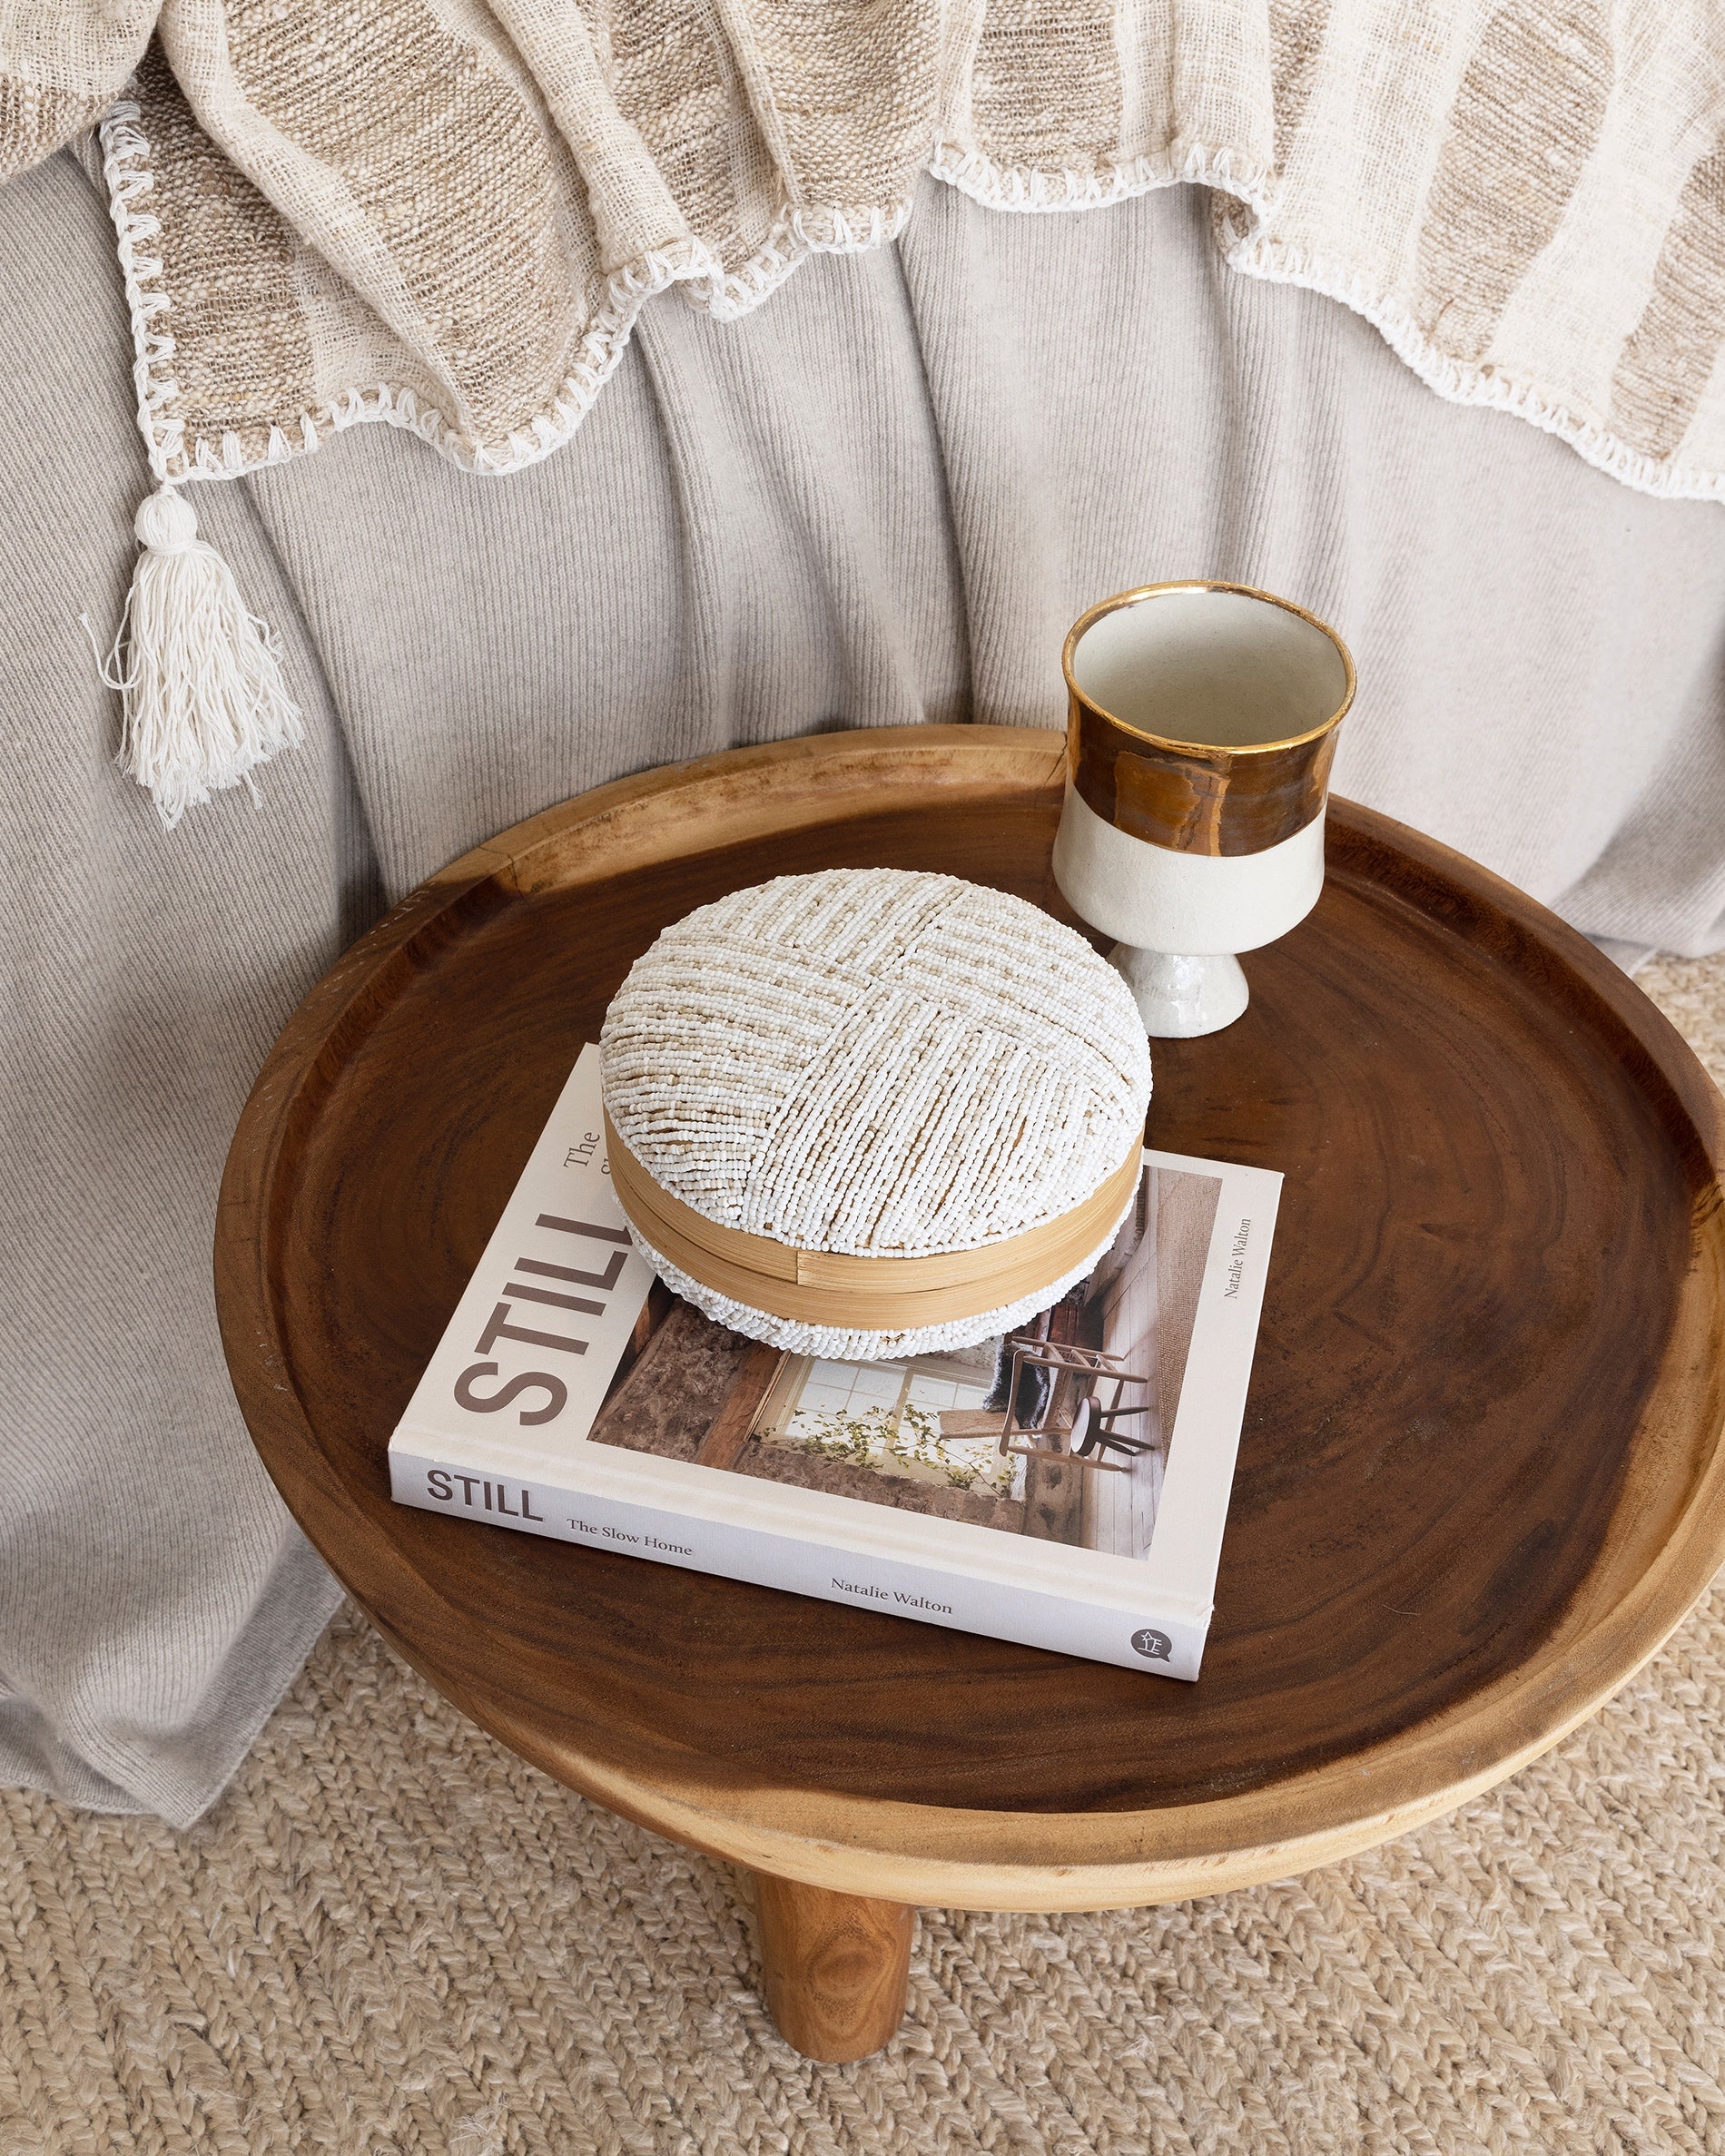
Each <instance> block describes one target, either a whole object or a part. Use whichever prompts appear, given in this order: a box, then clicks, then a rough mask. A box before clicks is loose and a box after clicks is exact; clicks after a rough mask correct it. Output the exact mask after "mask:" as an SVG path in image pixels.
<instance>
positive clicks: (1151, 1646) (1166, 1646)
mask: <svg viewBox="0 0 1725 2156" xmlns="http://www.w3.org/2000/svg"><path fill="white" fill-rule="evenodd" d="M1132 1652H1133V1653H1134V1654H1141V1655H1142V1656H1143V1657H1144V1659H1145V1660H1146V1661H1147V1662H1166V1661H1168V1659H1170V1658H1171V1656H1172V1655H1173V1652H1174V1642H1173V1640H1171V1639H1169V1638H1168V1634H1167V1633H1166V1632H1158V1631H1156V1630H1154V1629H1152V1628H1151V1627H1150V1626H1148V1625H1146V1626H1145V1627H1144V1629H1142V1630H1141V1631H1137V1632H1134V1633H1133V1635H1132Z"/></svg>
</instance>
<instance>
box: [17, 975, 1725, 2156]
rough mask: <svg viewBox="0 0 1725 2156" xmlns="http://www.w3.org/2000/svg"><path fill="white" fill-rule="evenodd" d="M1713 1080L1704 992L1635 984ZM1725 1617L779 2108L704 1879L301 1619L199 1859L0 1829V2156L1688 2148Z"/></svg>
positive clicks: (1023, 1930)
mask: <svg viewBox="0 0 1725 2156" xmlns="http://www.w3.org/2000/svg"><path fill="white" fill-rule="evenodd" d="M1642 980H1643V982H1644V985H1646V986H1647V987H1648V988H1649V989H1651V991H1652V992H1653V993H1654V994H1655V995H1656V996H1657V998H1658V999H1659V1000H1660V1001H1661V1003H1663V1004H1664V1006H1665V1008H1666V1009H1668V1010H1669V1011H1670V1012H1671V1015H1672V1016H1673V1017H1674V1018H1675V1019H1677V1020H1678V1022H1679V1023H1680V1024H1681V1025H1682V1026H1683V1028H1684V1029H1685V1030H1686V1031H1687V1032H1688V1033H1689V1035H1690V1038H1691V1039H1692V1040H1693V1041H1694V1042H1695V1043H1696V1045H1697V1047H1698V1048H1700V1050H1701V1052H1702V1053H1703V1055H1705V1056H1706V1057H1707V1058H1708V1060H1709V1063H1710V1067H1711V1068H1712V1069H1713V1071H1714V1074H1715V1076H1716V1077H1720V1078H1725V960H1710V961H1707V962H1705V963H1701V964H1684V963H1680V962H1674V961H1669V960H1668V961H1664V962H1662V963H1661V964H1660V965H1659V966H1657V967H1656V968H1654V969H1651V970H1650V971H1649V972H1648V973H1646V974H1644V975H1643V976H1642ZM1722 1717H1725V1590H1715V1591H1714V1593H1713V1595H1712V1596H1711V1598H1710V1601H1709V1602H1708V1603H1707V1604H1704V1605H1703V1607H1702V1608H1701V1609H1700V1610H1698V1611H1697V1613H1696V1614H1695V1616H1694V1617H1693V1618H1691V1620H1690V1622H1689V1624H1688V1625H1687V1626H1686V1627H1685V1628H1684V1629H1683V1630H1682V1631H1681V1633H1680V1634H1679V1636H1678V1638H1677V1639H1676V1640H1675V1641H1674V1642H1673V1644H1672V1646H1671V1649H1670V1650H1669V1651H1668V1652H1667V1653H1666V1654H1665V1655H1664V1656H1663V1657H1662V1658H1661V1659H1660V1661H1659V1662H1658V1663H1657V1664H1656V1665H1655V1666H1654V1668H1653V1669H1651V1671H1650V1672H1649V1673H1648V1675H1647V1676H1646V1677H1645V1678H1644V1679H1642V1680H1641V1681H1640V1682H1639V1683H1637V1684H1636V1685H1634V1686H1633V1687H1632V1688H1631V1689H1630V1690H1629V1691H1628V1692H1627V1693H1625V1694H1624V1695H1623V1697H1622V1698H1621V1699H1619V1700H1618V1701H1617V1702H1616V1704H1615V1705H1614V1706H1612V1708H1609V1709H1608V1710H1607V1711H1606V1712H1605V1713H1604V1714H1603V1715H1602V1716H1601V1717H1600V1718H1598V1719H1597V1720H1596V1721H1595V1722H1594V1723H1593V1724H1592V1725H1591V1726H1590V1727H1589V1728H1585V1729H1583V1730H1582V1731H1581V1732H1579V1733H1578V1734H1577V1735H1576V1736H1575V1737H1573V1738H1571V1739H1570V1740H1569V1742H1567V1743H1566V1744H1564V1745H1563V1746H1562V1747H1560V1748H1559V1749H1558V1750H1557V1751H1556V1752H1554V1753H1553V1754H1552V1755H1551V1756H1550V1757H1548V1758H1546V1759H1545V1760H1544V1761H1543V1762H1542V1763H1541V1764H1540V1765H1538V1766H1537V1767H1533V1768H1531V1769H1530V1770H1529V1771H1528V1772H1526V1773H1525V1774H1523V1775H1521V1776H1518V1777H1516V1779H1515V1780H1514V1781H1513V1782H1510V1783H1508V1784H1506V1785H1505V1786H1504V1787H1503V1788H1502V1789H1500V1790H1498V1791H1496V1792H1495V1793H1494V1794H1493V1796H1491V1797H1486V1798H1484V1799H1482V1800H1481V1801H1480V1802H1478V1803H1476V1804H1473V1805H1470V1806H1468V1807H1467V1808H1466V1809H1465V1810H1464V1811H1462V1812H1460V1813H1458V1814H1456V1815H1455V1816H1454V1817H1452V1818H1450V1819H1446V1820H1443V1821H1440V1822H1439V1823H1438V1824H1437V1825H1436V1826H1430V1827H1428V1828H1426V1829H1425V1830H1424V1832H1423V1833H1421V1834H1417V1835H1413V1836H1409V1837H1407V1838H1406V1839H1405V1840H1403V1841H1399V1842H1395V1843H1393V1844H1391V1845H1390V1846H1387V1847H1385V1848H1383V1849H1379V1850H1376V1851H1375V1852H1373V1853H1372V1854H1371V1855H1369V1856H1364V1857H1360V1858H1358V1859H1356V1860H1355V1862H1353V1863H1351V1864H1346V1865H1342V1866H1336V1868H1334V1869H1332V1870H1329V1871H1324V1872H1318V1873H1315V1874H1313V1875H1310V1876H1308V1877H1306V1878H1304V1879H1300V1880H1296V1881H1291V1882H1287V1883H1285V1884H1283V1885H1275V1886H1267V1887H1264V1888H1262V1889H1260V1890H1259V1891H1257V1892H1256V1893H1251V1894H1236V1895H1224V1896H1221V1897H1219V1898H1217V1899H1213V1900H1209V1901H1203V1902H1194V1903H1190V1904H1188V1905H1183V1906H1180V1907H1176V1908H1169V1909H1153V1910H1147V1911H1127V1912H1122V1913H1119V1914H1117V1915H1104V1916H1069V1917H1054V1918H1050V1917H1040V1916H1038V1917H1026V1916H962V1915H961V1916H958V1917H948V1916H946V1915H940V1914H938V1913H927V1914H925V1915H924V1916H923V1918H922V1928H921V1932H920V1934H919V1938H918V1944H917V1950H916V1955H915V1960H914V1963H913V1964H912V1979H911V2007H910V2013H909V2016H908V2019H907V2021H906V2023H905V2027H904V2030H903V2033H902V2035H901V2037H900V2039H899V2041H898V2042H897V2043H895V2044H894V2045H893V2046H892V2049H891V2050H889V2051H888V2052H887V2053H884V2054H882V2056H881V2057H879V2058H877V2059H873V2060H871V2061H869V2062H866V2063H864V2064H862V2065H861V2066H854V2067H828V2066H814V2065H811V2064H810V2063H809V2062H807V2061H806V2060H803V2059H801V2058H799V2057H798V2056H797V2055H796V2054H795V2053H793V2052H791V2051H790V2050H788V2049H787V2048H786V2046H785V2045H784V2044H783V2043H780V2042H779V2041H778V2039H777V2038H776V2036H775V2035H774V2033H773V2030H772V2028H771V2026H770V2024H769V2023H768V2022H767V2020H766V2016H765V2014H764V2012H763V2010H762V2007H761V2004H760V2002H759V2000H758V1998H757V1996H756V1994H755V1990H754V1969H753V1964H752V1959H751V1947H750V1939H749V1930H748V1925H747V1922H746V1919H745V1917H744V1912H743V1909H742V1906H741V1905H740V1903H739V1901H738V1898H737V1895H736V1893H735V1891H734V1884H733V1880H732V1877H731V1875H730V1874H729V1873H727V1872H726V1870H725V1869H724V1867H723V1866H718V1865H714V1864H709V1863H707V1862H705V1860H704V1859H701V1858H697V1857H691V1856H686V1855H685V1854H684V1853H683V1852H682V1851H680V1850H677V1849H675V1848H672V1847H670V1846H667V1845H665V1844H664V1843H661V1842H658V1841H655V1839H654V1838H653V1837H652V1836H650V1835H646V1834H644V1833H642V1832H640V1831H639V1830H638V1829H636V1828H635V1827H632V1826H624V1825H622V1824H620V1823H619V1822H618V1821H616V1820H615V1819H612V1818H610V1817H608V1816H606V1814H605V1813H603V1812H600V1811H598V1810H596V1809H595V1808H594V1807H592V1806H590V1805H587V1804H584V1803H583V1802H582V1801H581V1800H580V1799H579V1798H577V1797H572V1796H570V1795H568V1794H567V1792H566V1791H565V1790H563V1789H561V1788H559V1787H557V1785H556V1784H555V1783H553V1782H549V1781H547V1779H546V1778H545V1777H544V1776H542V1775H539V1774H537V1773H535V1772H534V1771H533V1770H532V1769H530V1768H528V1767H523V1766H522V1765H520V1764H519V1763H518V1762H517V1760H515V1759H513V1758H511V1757H510V1756H509V1755H508V1753H506V1752H504V1751H502V1750H500V1749H499V1748H498V1746H496V1745H495V1744H493V1743H492V1742H491V1741H490V1740H489V1739H488V1738H485V1737H482V1736H481V1735H480V1734H479V1733H478V1731H477V1730H476V1729H474V1728H471V1727H470V1726H469V1725H468V1723H466V1722H465V1721H464V1720H463V1719H462V1718H461V1717H460V1716H459V1715H458V1714H456V1713H455V1712H454V1711H453V1710H452V1709H451V1708H449V1707H446V1706H445V1705H444V1704H443V1703H442V1701H441V1700H439V1698H437V1697H436V1696H435V1695H433V1694H432V1693H430V1692H429V1691H428V1689H427V1688H426V1687H425V1686H424V1685H423V1684H421V1683H420V1681H419V1679H417V1678H416V1677H414V1676H413V1675H412V1673H411V1672H410V1671H409V1670H406V1669H403V1668H402V1667H401V1665H400V1664H399V1662H397V1661H396V1660H395V1659H394V1657H393V1656H392V1655H390V1654H389V1651H388V1650H387V1649H385V1648H384V1647H383V1646H382V1644H381V1642H380V1640H379V1639H378V1638H377V1636H376V1635H375V1634H374V1633H373V1632H372V1631H371V1630H370V1628H369V1627H368V1626H367V1625H366V1624H365V1623H364V1622H363V1620H362V1619H359V1618H358V1617H357V1616H352V1615H349V1616H346V1617H344V1618H342V1619H340V1620H338V1622H337V1624H336V1625H335V1627H334V1628H333V1629H332V1630H331V1631H330V1633H329V1635H328V1636H327V1637H326V1638H325V1639H324V1641H323V1642H322V1644H321V1646H320V1648H319V1649H318V1651H317V1653H316V1654H315V1656H314V1657H313V1658H312V1661H311V1667H310V1668H309V1669H307V1670H306V1672H305V1674H304V1676H303V1677H302V1678H301V1681H300V1682H299V1683H298V1684H297V1685H296V1686H295V1687H294V1689H293V1691H292V1693H291V1695H290V1697H289V1698H288V1699H287V1700H286V1702H285V1703H284V1704H283V1705H282V1707H281V1708H280V1710H279V1711H278V1712H277V1714H276V1715H275V1717H274V1718H273V1719H272V1720H271V1723H270V1725H269V1727H268V1728H267V1729H266V1730H265V1732H264V1735H263V1737H262V1738H261V1740H260V1742H259V1744H258V1746H257V1748H256V1750H255V1751H254V1752H253V1754H252V1756H251V1759H250V1760H249V1761H248V1763H247V1765H246V1767H245V1768H244V1770H243V1771H242V1774H241V1775H240V1777H239V1778H238V1780H237V1781H236V1782H235V1784H234V1786H233V1787H232V1789H231V1790H230V1791H229V1793H228V1795H227V1796H226V1797H224V1798H223V1799H222V1802H221V1803H220V1804H219V1805H218V1806H217V1807H216V1808H215V1810H214V1811H213V1812H212V1814H211V1815H210V1816H209V1817H208V1818H207V1819H205V1820H204V1821H203V1822H202V1824H201V1825H200V1826H197V1827H195V1828H193V1829H192V1831H191V1832H190V1833H188V1834H175V1833H173V1832H172V1831H171V1830H170V1829H168V1828H167V1827H164V1826H159V1825H157V1824H155V1823H153V1822H152V1821H148V1820H139V1819H106V1818H98V1817H93V1816H89V1815H87V1814H80V1813H76V1812H73V1811H70V1810H68V1809H67V1808H66V1807H64V1806H61V1805H57V1804H54V1803H51V1802H49V1801H48V1800H46V1799H44V1798H41V1797H31V1796H28V1795H25V1794H21V1793H18V1792H4V1793H0V2156H74V2151H75V2152H76V2156H132V2152H133V2151H140V2152H142V2151H149V2152H150V2156H155V2152H157V2151H174V2152H179V2151H197V2152H198V2156H206V2152H207V2156H218V2152H219V2156H253V2152H254V2151H289V2150H292V2151H301V2150H319V2151H326V2150H327V2151H336V2152H337V2156H372V2152H378V2156H383V2152H388V2156H397V2152H398V2151H399V2152H401V2156H409V2152H411V2156H446V2152H447V2156H503V2152H505V2151H508V2156H527V2151H533V2152H534V2156H541V2152H542V2156H576V2152H580V2151H589V2150H591V2151H599V2150H603V2151H630V2152H631V2156H697V2152H698V2156H708V2152H718V2156H728V2152H729V2151H748V2152H749V2156H825V2152H827V2151H833V2156H839V2152H843V2156H851V2152H852V2151H858V2152H861V2151H868V2152H870V2156H875V2152H877V2151H879V2152H885V2151H892V2156H901V2152H903V2156H910V2152H912V2151H913V2152H915V2156H924V2152H926V2156H943V2152H945V2151H971V2150H982V2151H990V2152H991V2156H996V2152H998V2156H1006V2152H1008V2151H1012V2152H1014V2156H1017V2152H1020V2151H1035V2152H1038V2156H1040V2151H1058V2152H1059V2156H1087V2152H1089V2151H1096V2152H1097V2156H1139V2152H1140V2151H1198V2150H1202V2151H1211V2150H1215V2151H1222V2150H1227V2151H1236V2152H1239V2151H1243V2152H1245V2156H1272V2152H1277V2151H1297V2152H1298V2156H1320V2152H1321V2156H1337V2152H1340V2151H1354V2150H1362V2151H1380V2150H1382V2151H1391V2150H1395V2151H1404V2150H1405V2151H1420V2152H1421V2156H1464V2152H1466V2151H1474V2150H1490V2151H1509V2150H1517V2151H1523V2150H1524V2151H1553V2150H1556V2151H1580V2150H1589V2151H1592V2150H1598V2151H1612V2152H1613V2156H1619V2152H1621V2151H1631V2150H1633V2151H1668V2150H1670V2151H1689V2150H1692V2151H1721V2150H1725V2085H1722V2084H1725V1723H1722Z"/></svg>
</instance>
